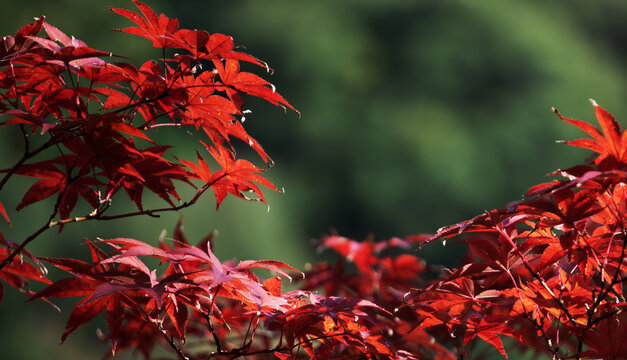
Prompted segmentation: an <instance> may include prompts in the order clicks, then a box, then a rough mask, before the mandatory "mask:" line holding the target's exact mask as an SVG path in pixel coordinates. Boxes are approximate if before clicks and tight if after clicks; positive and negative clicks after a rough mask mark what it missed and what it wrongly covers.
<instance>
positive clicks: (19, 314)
mask: <svg viewBox="0 0 627 360" xmlns="http://www.w3.org/2000/svg"><path fill="white" fill-rule="evenodd" d="M147 4H148V5H150V6H151V7H153V8H154V9H155V10H156V11H157V12H164V13H165V14H167V15H168V16H171V17H177V18H178V19H179V20H180V21H181V25H182V26H183V27H187V28H198V29H205V30H208V31H210V32H222V33H225V34H228V35H231V36H233V37H234V38H235V42H236V44H240V45H244V46H245V47H246V51H247V52H249V53H251V54H253V55H255V56H257V57H259V58H261V59H263V60H265V61H267V62H268V63H269V64H270V66H271V67H273V68H274V69H275V71H276V72H275V74H274V75H272V76H267V77H266V78H267V79H268V80H269V81H271V82H273V83H274V84H275V85H276V86H277V89H278V91H279V92H280V93H281V94H282V95H283V96H284V97H285V98H287V99H288V101H290V103H291V104H292V105H294V107H296V108H297V109H298V110H300V112H301V113H302V117H301V118H298V117H297V116H296V115H295V114H294V113H287V115H286V114H284V113H283V111H282V110H280V109H278V108H275V107H273V106H271V105H270V104H266V103H263V102H260V101H249V103H248V107H249V108H251V109H252V110H253V113H252V114H250V115H249V116H247V121H246V123H245V126H246V128H247V130H248V131H249V133H250V134H251V135H253V136H254V137H256V138H257V139H258V140H259V141H260V142H261V143H262V145H263V146H264V147H265V149H266V150H267V152H268V153H269V154H270V155H271V156H272V158H273V159H274V160H275V162H276V166H275V167H274V168H272V169H271V170H270V171H269V172H268V173H267V177H268V178H269V179H271V180H272V181H273V182H274V183H275V184H276V185H277V186H278V187H279V188H281V187H283V188H285V193H284V194H280V195H279V194H271V193H269V192H267V199H268V202H269V204H270V206H271V210H270V211H269V212H267V211H266V210H267V209H266V207H265V206H264V205H263V204H256V203H247V202H244V201H241V200H238V199H234V198H227V199H226V200H225V202H224V203H223V205H222V207H221V209H220V211H219V212H216V211H215V202H214V199H213V197H212V195H209V196H206V197H205V198H204V201H202V202H201V203H200V204H197V205H196V206H195V207H191V208H189V209H186V210H184V211H182V214H183V215H184V219H185V229H186V231H187V234H188V237H189V238H190V240H191V241H192V242H195V241H197V240H200V238H202V237H203V236H204V235H206V234H207V233H209V232H210V231H212V230H214V229H217V230H218V231H219V235H218V237H217V240H216V252H217V254H218V256H219V257H221V258H222V259H227V258H231V257H236V258H238V259H240V260H243V259H248V258H254V259H260V258H264V259H277V260H282V261H285V262H288V263H289V264H291V265H292V266H294V267H296V268H300V269H303V268H304V265H305V263H306V262H313V261H316V259H319V255H318V254H316V251H315V248H316V247H315V242H313V241H312V239H315V238H319V237H320V236H322V235H324V234H327V233H329V232H330V231H332V229H336V230H337V231H338V232H339V233H340V234H342V235H346V236H350V237H353V238H356V239H363V238H365V237H366V236H368V235H370V234H372V235H373V236H374V237H375V238H376V239H384V238H388V237H390V236H403V235H409V234H415V233H425V232H426V233H429V232H434V231H435V230H436V229H437V228H439V227H440V226H443V225H447V224H451V223H454V222H457V221H460V220H463V219H465V218H469V217H472V216H474V215H476V214H478V213H480V212H482V211H483V210H486V209H491V208H495V207H500V206H503V205H504V204H506V203H507V202H508V201H511V200H517V199H520V197H521V196H522V194H524V192H525V191H526V189H527V188H528V187H530V186H531V185H533V184H536V183H538V182H542V181H544V180H545V179H544V174H546V173H548V172H551V171H553V170H555V169H557V168H560V167H562V168H564V167H568V166H571V165H574V164H576V163H578V162H580V161H581V160H582V159H583V158H584V157H585V156H586V153H585V152H584V151H579V150H577V149H573V148H568V147H566V146H564V145H560V144H555V140H557V139H572V138H576V137H579V136H580V135H581V133H579V132H578V131H577V130H576V129H574V128H573V127H572V126H569V125H567V124H565V123H563V122H561V121H560V120H559V119H558V118H557V117H556V116H555V115H554V114H552V113H551V111H550V108H551V106H556V107H557V108H559V109H560V110H561V111H562V113H563V114H564V115H566V116H569V117H577V118H581V119H584V120H589V121H592V120H593V119H594V112H593V109H592V106H591V105H590V104H589V103H588V101H587V99H588V98H591V97H593V98H594V99H596V100H597V102H598V103H599V104H600V105H601V106H603V107H605V108H606V109H608V110H609V111H610V112H612V113H613V114H615V115H616V116H617V118H618V119H619V121H620V119H621V118H623V117H625V114H627V106H626V104H625V101H624V99H625V97H626V95H627V89H626V87H625V85H624V78H625V71H626V70H627V67H626V66H625V60H626V57H627V50H626V49H627V47H625V40H627V22H626V21H625V19H626V17H627V2H625V1H621V0H614V1H611V0H598V1H595V2H591V1H589V0H568V1H566V0H562V1H558V0H554V1H544V0H527V1H512V0H499V1H489V0H459V1H455V0H450V1H449V0H432V1H419V0H414V1H409V0H407V1H403V0H386V1H382V0H344V1H337V0H335V1H332V0H325V1H323V0H316V1H297V0H291V1H290V0H273V1H253V0H247V1H244V0H231V1H228V2H226V1H207V0H205V1H200V0H195V1H190V0H185V1H182V0H180V1H166V0H152V1H147ZM109 6H113V7H126V8H133V5H132V4H131V2H130V1H126V0H107V1H76V0H56V1H54V2H52V1H43V0H29V1H21V2H17V1H10V2H9V1H7V2H5V4H3V11H2V12H1V13H0V24H1V25H0V29H1V32H2V34H3V35H4V34H7V35H9V34H11V35H12V34H14V33H15V32H16V31H17V29H19V27H20V26H22V25H23V24H25V23H26V22H29V21H31V20H32V18H33V17H34V16H39V15H41V14H44V15H46V17H47V20H48V22H50V23H51V24H53V25H55V26H57V27H59V28H60V29H61V30H63V31H65V32H66V33H67V34H69V35H74V36H75V37H77V38H79V39H81V40H83V41H85V42H87V44H88V45H90V46H92V47H95V48H99V49H103V50H108V51H112V52H114V53H117V54H120V55H124V56H127V57H130V58H132V59H133V61H134V62H136V63H141V62H143V61H145V60H147V59H149V58H153V57H158V56H159V53H158V50H155V49H152V48H151V45H150V43H149V42H148V41H146V40H142V39H139V38H136V37H133V36H130V35H125V34H122V33H117V32H111V31H109V29H111V28H122V27H126V26H128V25H129V22H128V21H126V20H125V19H123V18H121V17H119V16H117V15H115V14H113V13H111V12H110V11H109V10H108V7H109ZM258 73H263V70H262V69H258ZM17 134H18V133H16V132H15V131H14V129H9V128H2V132H0V150H1V151H2V154H3V155H2V158H1V159H0V166H1V167H7V166H10V164H12V162H14V161H15V159H17V158H19V156H20V151H21V149H22V143H21V140H20V137H19V135H17ZM155 137H157V138H158V139H163V141H168V142H171V143H172V144H174V145H176V144H179V145H180V146H181V148H182V151H184V152H185V153H188V154H189V153H191V151H193V150H192V149H188V148H187V144H189V143H190V141H189V140H190V138H189V136H188V135H185V134H184V132H179V134H175V133H174V132H168V131H162V132H161V133H159V134H155ZM172 154H176V152H173V153H172ZM257 163H258V164H261V162H260V161H258V162H257ZM31 183H32V182H30V180H28V181H25V180H24V179H17V178H16V179H13V180H12V181H11V182H10V186H9V187H8V189H7V191H5V192H3V194H2V198H1V201H2V203H3V204H4V205H5V207H6V208H7V209H8V210H9V215H10V216H11V218H12V220H13V221H14V226H13V227H11V228H8V227H7V226H6V224H0V230H1V231H2V232H3V233H4V234H5V236H7V238H9V239H10V240H13V241H21V239H23V238H24V237H25V236H27V235H28V234H29V231H30V232H32V229H34V228H36V227H39V226H40V224H41V223H42V221H43V219H45V218H47V217H48V213H47V212H46V210H47V209H49V206H50V203H40V204H37V205H33V206H30V207H28V208H26V209H24V210H23V211H21V212H20V213H16V212H15V211H14V210H13V209H14V208H15V206H16V205H17V204H18V203H19V201H20V197H21V194H23V191H24V190H25V189H26V188H27V187H28V186H29V185H30V184H31ZM183 193H185V194H188V195H189V194H190V193H189V192H185V191H183ZM11 194H15V196H14V197H13V198H12V197H11ZM118 202H119V205H117V204H116V205H117V206H121V207H124V206H126V205H125V204H124V200H118ZM146 204H147V206H149V205H150V204H155V205H159V206H161V205H162V202H160V201H159V200H155V199H148V200H147V202H146ZM177 217H178V214H167V215H164V216H162V218H161V219H152V218H135V219H126V220H119V221H116V222H103V223H83V224H70V225H69V226H67V228H66V229H65V230H64V231H63V233H61V234H59V233H56V232H54V231H50V232H48V233H46V234H45V235H44V236H42V237H41V238H39V239H37V241H36V243H35V244H33V246H32V247H31V250H32V251H33V252H35V253H36V255H39V256H59V257H68V256H78V257H82V258H86V255H87V252H88V251H87V249H86V248H85V247H84V246H79V244H80V243H81V242H82V239H83V238H85V237H88V238H90V239H95V238H96V237H103V238H111V237H118V236H124V237H135V238H138V239H141V240H145V241H154V240H156V239H157V237H158V235H159V234H160V232H161V230H162V229H164V228H166V229H168V232H169V233H170V234H171V230H172V228H173V227H174V225H175V222H176V219H177ZM420 255H421V256H423V257H426V258H428V259H429V261H433V262H437V263H443V264H446V265H453V264H455V262H456V261H457V260H458V259H459V254H458V252H457V251H456V250H450V249H449V248H442V246H441V245H438V244H433V245H432V246H429V247H426V248H425V249H424V250H423V251H422V252H421V253H420ZM37 289H38V288H37ZM24 299H25V296H24V295H22V294H19V293H17V292H16V291H13V289H9V288H7V294H6V297H5V299H4V303H3V304H2V305H1V306H0V320H1V324H0V336H1V339H2V340H0V345H1V349H2V357H3V358H6V359H35V358H41V357H45V358H46V359H72V358H99V357H100V356H101V355H102V354H103V352H104V350H105V346H104V345H102V344H99V343H96V342H94V338H95V337H94V332H95V329H96V328H97V327H98V326H103V324H102V323H99V324H91V325H89V326H86V327H85V328H84V329H81V330H78V331H77V332H76V333H74V334H72V335H71V336H70V337H69V339H68V340H67V342H66V343H65V344H64V345H63V346H61V347H60V346H58V339H59V337H60V335H61V333H62V331H63V327H64V325H65V321H66V320H67V317H68V315H69V311H70V309H71V306H72V305H73V304H74V303H75V300H71V301H69V302H60V304H61V305H62V308H63V312H61V313H57V312H55V311H54V310H51V309H50V308H49V307H48V306H47V305H45V304H43V303H28V304H23V301H24ZM121 358H131V356H130V354H125V355H123V356H122V357H121Z"/></svg>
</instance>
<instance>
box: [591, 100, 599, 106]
mask: <svg viewBox="0 0 627 360" xmlns="http://www.w3.org/2000/svg"><path fill="white" fill-rule="evenodd" d="M588 101H590V103H591V104H592V106H594V107H597V106H599V104H597V102H596V101H594V99H588Z"/></svg>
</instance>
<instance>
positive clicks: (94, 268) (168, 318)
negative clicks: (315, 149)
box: [0, 0, 627, 360]
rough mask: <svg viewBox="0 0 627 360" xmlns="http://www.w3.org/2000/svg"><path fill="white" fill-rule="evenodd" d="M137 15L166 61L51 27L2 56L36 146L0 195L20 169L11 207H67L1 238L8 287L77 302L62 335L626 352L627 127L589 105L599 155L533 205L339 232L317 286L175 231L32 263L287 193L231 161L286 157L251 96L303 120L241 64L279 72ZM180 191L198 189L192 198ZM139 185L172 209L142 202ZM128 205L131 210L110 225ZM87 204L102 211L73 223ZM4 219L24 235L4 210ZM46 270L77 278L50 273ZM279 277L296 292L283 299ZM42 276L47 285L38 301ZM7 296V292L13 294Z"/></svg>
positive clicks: (7, 110)
mask: <svg viewBox="0 0 627 360" xmlns="http://www.w3.org/2000/svg"><path fill="white" fill-rule="evenodd" d="M133 3H134V4H135V5H136V7H137V9H138V10H139V12H133V11H131V10H126V9H112V10H113V11H114V12H115V13H117V14H119V15H121V16H123V17H125V18H127V19H129V20H130V21H132V22H133V23H134V24H135V26H132V27H129V28H126V29H123V30H121V31H122V32H124V33H128V34H133V35H137V36H141V37H143V38H146V39H148V40H149V41H150V42H151V43H152V45H153V47H155V48H159V49H162V50H163V52H162V53H163V57H162V58H161V59H160V60H159V61H148V62H146V63H144V64H143V65H141V66H140V67H135V66H134V65H131V64H129V63H127V62H123V61H116V60H120V59H121V58H120V57H117V56H115V55H113V54H110V53H108V52H105V51H101V50H96V49H92V48H90V47H89V46H87V45H86V44H85V43H83V42H82V41H80V40H77V39H75V38H73V37H69V36H67V35H66V34H64V33H63V32H61V31H60V30H59V29H57V28H55V27H54V26H52V25H50V24H48V23H47V22H46V21H45V19H44V18H43V17H40V18H38V19H36V21H34V22H33V23H31V24H28V25H26V26H24V27H23V28H22V29H20V30H19V31H18V32H17V34H16V35H15V36H5V37H4V38H3V39H2V44H0V97H1V99H0V115H2V116H1V117H0V127H14V128H19V131H20V132H21V134H22V136H23V139H24V151H23V154H22V155H21V157H20V158H19V159H17V161H16V162H15V164H14V165H13V166H12V167H9V168H7V169H3V170H0V174H2V178H1V179H0V190H2V189H3V188H4V186H5V184H6V183H7V182H8V181H9V180H10V179H12V178H14V176H17V175H20V176H26V177H30V178H34V179H35V182H34V183H33V184H32V185H31V186H30V188H29V189H28V190H27V191H26V192H25V194H24V195H23V197H22V200H21V202H20V203H19V204H18V205H17V209H16V210H17V211H19V210H21V209H22V208H24V207H26V206H29V205H32V204H35V203H38V202H40V201H42V200H44V199H46V198H50V197H52V198H53V199H54V200H55V201H54V205H53V209H52V211H51V213H50V216H49V217H48V218H47V219H45V222H44V223H43V224H42V226H41V227H40V228H37V229H35V230H34V232H33V233H32V234H31V235H29V236H28V237H27V238H25V239H23V240H22V241H21V242H15V241H11V240H10V239H6V238H5V237H4V236H3V234H2V233H1V232H0V279H2V280H3V281H4V282H5V283H6V284H8V285H10V286H12V287H14V288H16V289H18V290H19V291H22V292H24V293H25V294H27V296H29V298H28V300H29V301H32V300H36V299H38V300H44V301H47V302H49V303H50V304H52V303H51V300H50V299H53V298H59V297H78V298H80V300H79V301H78V303H77V304H76V305H75V306H74V308H73V309H72V311H71V313H70V315H69V319H68V321H67V324H66V327H65V330H64V331H63V334H62V335H61V341H64V340H65V339H66V338H67V336H69V335H70V334H71V333H72V332H74V331H75V330H77V329H78V328H80V327H82V326H83V325H85V324H86V323H88V322H90V321H92V320H93V319H94V318H96V317H97V316H98V315H100V314H104V317H105V319H106V323H107V328H108V331H101V332H100V333H99V337H100V339H101V340H103V341H104V342H106V343H107V344H108V345H109V351H108V355H109V356H114V355H115V354H117V353H118V352H120V351H123V350H126V349H131V350H135V351H137V352H139V353H140V354H142V355H143V357H144V358H145V359H151V358H154V355H153V352H154V349H155V348H156V347H162V348H165V349H168V350H170V351H171V353H172V354H173V356H175V357H176V358H178V359H212V358H229V359H235V358H271V359H281V360H292V359H301V358H312V359H328V358H333V359H336V358H338V359H349V358H350V359H412V360H414V359H456V358H460V359H461V358H463V359H470V358H473V357H476V358H480V357H481V356H482V355H484V354H483V353H480V354H477V350H476V347H475V344H476V343H477V342H478V341H477V340H481V341H483V342H485V343H487V344H489V345H490V346H491V347H492V348H493V349H494V350H493V351H495V352H497V353H500V354H501V355H503V356H505V357H507V356H508V354H507V351H506V347H508V346H507V345H506V344H514V345H512V346H518V347H520V348H522V349H533V350H534V351H536V352H538V353H546V354H548V355H550V356H551V357H552V358H554V359H575V358H576V359H598V358H603V359H623V358H625V354H627V345H625V344H627V327H626V325H625V323H626V322H627V313H626V312H625V307H626V306H627V302H626V301H625V289H624V287H623V283H624V282H625V280H627V264H626V263H627V259H626V256H627V252H626V248H627V245H626V237H627V230H626V228H627V205H626V204H627V155H626V154H627V135H626V132H625V131H622V130H621V128H620V125H619V124H618V122H617V121H616V120H615V119H614V118H613V117H612V115H610V114H609V113H608V112H607V111H605V110H604V109H603V108H601V107H600V106H598V104H596V102H594V101H593V106H594V109H595V112H596V117H597V120H598V123H599V125H600V127H601V129H600V130H599V129H597V128H596V127H595V126H593V125H590V124H588V123H586V122H583V121H580V120H575V119H569V118H566V117H563V116H562V115H561V114H560V113H559V112H558V111H557V110H555V112H556V113H557V115H558V116H559V117H560V118H561V119H562V120H564V121H566V122H568V123H570V124H573V125H575V126H577V127H578V128H580V129H581V130H583V131H584V132H586V133H587V134H588V135H589V136H590V138H585V139H579V140H574V141H567V142H565V143H566V144H569V145H573V146H578V147H582V148H585V149H589V150H591V151H593V152H594V153H596V155H595V156H594V157H593V158H592V160H591V161H590V162H589V163H587V164H584V165H578V166H574V167H570V168H567V169H564V170H558V171H556V172H555V173H553V174H550V175H555V176H561V178H559V179H556V180H552V181H550V182H547V183H543V184H539V185H536V186H533V187H532V188H530V189H529V191H528V192H527V193H526V195H525V197H524V198H523V200H520V201H516V202H513V203H511V204H508V205H507V206H506V207H504V208H502V209H495V210H492V211H487V212H485V213H484V214H481V215H478V216H476V217H475V218H473V219H470V220H467V221H464V222H461V223H458V224H455V225H451V226H446V227H443V228H441V229H440V230H438V231H437V233H436V234H434V235H412V236H407V237H405V238H391V239H389V240H386V241H380V242H374V241H372V240H366V241H361V242H360V241H355V240H352V239H348V238H345V237H342V236H339V235H332V236H328V237H325V238H323V239H321V241H320V249H321V250H325V251H330V252H334V253H335V254H336V258H337V260H336V261H335V262H322V263H318V264H313V265H311V266H310V267H309V269H308V270H307V272H306V273H305V274H303V273H300V272H299V271H298V270H296V269H294V268H292V267H290V266H289V265H287V264H285V263H282V262H280V261H276V260H245V261H240V262H237V261H234V260H228V261H221V260H220V259H218V258H217V257H216V255H215V254H214V252H213V245H214V239H213V236H212V235H210V236H208V237H206V238H205V239H202V240H201V241H200V242H199V243H197V244H196V245H193V244H191V243H190V242H189V241H188V240H187V238H186V236H185V234H184V232H183V227H182V224H181V222H180V221H179V223H178V224H177V226H176V227H175V229H174V232H173V235H172V237H171V238H166V237H165V234H163V235H162V236H161V237H160V238H159V241H158V245H157V246H153V245H150V244H148V243H146V242H143V241H140V240H136V239H130V238H115V239H97V240H93V241H92V240H86V245H87V247H88V248H89V252H90V255H91V261H90V262H86V261H82V260H78V259H72V258H48V257H37V256H35V255H33V254H32V253H30V252H29V251H28V250H27V249H26V246H27V245H28V244H29V243H30V242H31V241H33V240H35V239H36V238H38V237H39V236H40V235H41V234H42V233H44V232H45V231H46V230H48V229H50V228H55V227H56V228H58V229H59V231H61V230H62V229H63V227H64V226H66V225H68V224H71V223H76V222H86V221H89V220H115V219H119V218H125V217H131V216H140V215H148V216H158V214H159V213H161V212H165V211H178V210H180V209H183V208H185V207H188V206H191V205H193V204H195V203H196V202H197V201H198V200H199V198H200V197H201V195H203V193H204V192H206V191H207V190H209V189H211V191H213V193H214V194H215V197H216V206H217V207H219V206H220V204H221V202H222V201H223V200H224V198H225V197H226V196H227V195H228V194H231V195H233V196H236V197H240V198H243V199H248V200H258V201H263V202H264V203H265V199H264V195H263V193H262V190H261V188H260V186H264V187H266V188H269V189H271V190H274V191H277V189H276V187H275V186H274V185H272V184H271V183H270V182H269V181H268V180H266V179H265V178H264V177H263V176H262V173H263V170H262V169H261V168H259V167H257V166H255V165H254V164H253V163H251V162H249V161H247V160H244V159H240V158H237V156H236V152H235V147H236V145H235V144H234V140H238V141H240V142H243V143H244V144H246V145H247V146H249V147H251V148H252V149H253V150H254V151H255V152H256V153H257V154H258V155H259V157H260V158H261V159H262V161H263V162H264V163H265V164H266V165H268V166H270V165H272V160H271V159H270V157H269V156H268V154H266V152H265V151H264V150H263V148H262V147H261V145H260V144H259V143H258V142H257V141H256V140H255V139H254V138H252V137H251V136H250V135H248V133H247V132H246V131H245V129H244V126H243V119H244V115H245V114H247V112H248V111H247V110H246V109H245V108H244V97H243V95H248V96H254V97H258V98H261V99H264V100H267V101H268V102H270V103H271V104H274V105H277V106H282V107H284V108H286V109H287V108H289V109H292V110H294V111H296V110H295V109H294V108H293V107H292V106H291V105H290V104H289V103H288V102H287V101H286V100H285V99H284V98H283V97H282V96H281V95H279V94H278V93H277V92H276V90H275V88H274V86H273V85H272V84H270V83H269V82H267V81H266V80H264V79H262V78H261V77H260V76H258V75H256V74H253V73H249V72H242V71H240V62H242V61H243V62H248V63H252V64H255V65H258V66H261V67H262V68H264V69H268V70H269V68H268V66H267V65H266V64H265V63H264V62H262V61H261V60H259V59H257V58H255V57H253V56H251V55H248V54H246V53H243V52H239V51H237V50H236V48H235V45H234V42H233V39H232V38H230V37H228V36H226V35H222V34H209V33H207V32H205V31H201V30H187V29H181V28H179V23H178V21H177V20H176V19H172V18H168V17H166V16H165V15H163V14H161V15H157V14H156V13H155V12H154V11H153V10H152V9H151V8H150V7H148V6H147V5H145V4H143V3H140V2H139V1H137V0H133ZM44 32H45V35H44ZM170 50H175V51H176V52H177V53H176V54H174V55H171V56H170V55H167V54H169V53H170ZM203 68H205V69H203ZM160 127H171V128H175V129H176V128H183V127H184V128H187V129H189V130H190V131H194V136H195V138H196V139H198V144H199V146H200V148H201V149H202V150H203V151H202V153H201V152H200V151H197V152H196V158H195V159H184V158H177V157H173V156H169V155H166V152H167V151H168V150H169V149H170V147H169V146H167V145H163V144H159V143H157V142H156V141H155V140H154V138H155V137H154V136H153V134H154V131H152V129H155V128H160ZM205 151H206V152H207V153H208V154H209V155H210V158H212V159H213V162H212V161H210V162H209V163H208V162H207V160H206V159H205V157H204V156H203V155H202V154H205ZM42 157H43V158H45V159H41V158H42ZM210 163H213V165H211V166H210ZM180 183H185V184H186V185H187V186H192V187H193V188H195V189H196V193H195V194H194V195H193V196H192V197H191V198H190V199H187V200H184V199H181V197H180V196H179V195H178V192H177V188H176V185H177V184H180ZM120 190H123V191H120ZM145 192H152V193H154V194H155V195H156V196H158V197H159V198H161V199H163V201H165V202H166V203H167V206H164V207H162V208H150V209H146V208H144V205H143V203H142V200H143V199H144V195H145ZM118 193H126V196H127V197H128V199H129V200H130V201H131V202H132V203H134V204H135V206H136V207H137V211H134V212H128V213H119V212H118V213H111V211H112V210H111V209H112V208H114V207H113V206H112V204H113V198H114V197H115V198H116V201H117V198H119V197H120V195H118ZM249 193H253V195H254V197H252V198H250V197H248V196H249ZM79 199H82V200H81V201H84V203H85V204H86V205H88V206H89V209H90V210H89V212H88V213H86V214H83V213H81V214H77V213H76V212H77V211H76V210H75V209H77V204H78V203H79ZM80 208H82V207H78V209H80ZM0 214H1V215H2V218H3V219H4V220H3V221H6V223H8V224H10V217H9V214H8V213H7V211H6V209H5V208H4V207H3V206H2V204H1V203H0ZM436 240H444V241H447V240H448V241H460V242H463V243H465V244H467V245H468V255H467V257H466V259H465V260H464V262H463V263H462V264H461V265H460V266H459V267H457V268H453V269H450V270H449V269H442V268H439V267H435V266H432V265H428V264H426V262H425V261H424V260H423V259H421V258H420V257H418V256H417V255H416V254H417V253H416V251H417V248H419V247H422V246H424V245H426V244H428V243H431V242H433V241H436ZM146 260H149V261H146ZM43 263H48V264H50V265H52V266H54V267H56V268H58V269H61V270H63V271H64V272H66V273H68V274H69V277H67V278H64V279H61V280H57V281H51V280H49V279H48V277H47V271H46V268H45V267H44V266H43ZM150 264H157V265H156V266H152V267H151V266H150ZM268 271H269V272H270V273H271V274H272V276H269V277H264V276H262V275H261V274H263V273H267V272H268ZM293 278H294V280H295V281H292V280H293ZM285 281H290V282H293V285H291V286H290V289H289V290H284V289H283V283H284V282H285ZM30 282H38V283H42V284H45V285H46V286H45V287H43V289H41V290H39V291H33V290H31V288H30V286H31V284H30ZM3 294H4V288H3V287H2V283H0V302H1V300H2V296H3ZM503 338H509V339H510V341H509V342H503ZM516 344H517V345H516Z"/></svg>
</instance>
